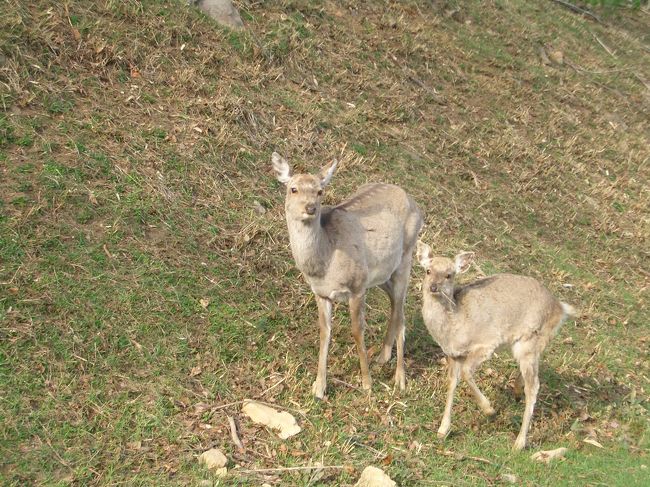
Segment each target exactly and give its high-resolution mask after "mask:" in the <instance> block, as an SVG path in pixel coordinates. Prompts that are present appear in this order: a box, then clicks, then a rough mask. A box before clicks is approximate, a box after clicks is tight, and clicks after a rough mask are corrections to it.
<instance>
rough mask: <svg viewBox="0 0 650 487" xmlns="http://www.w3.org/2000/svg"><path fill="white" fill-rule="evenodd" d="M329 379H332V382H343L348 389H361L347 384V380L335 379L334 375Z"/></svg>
mask: <svg viewBox="0 0 650 487" xmlns="http://www.w3.org/2000/svg"><path fill="white" fill-rule="evenodd" d="M330 380H331V381H333V382H338V383H339V384H343V385H344V386H346V387H349V388H350V389H355V390H357V391H361V389H360V388H358V387H357V386H354V385H352V384H349V383H347V382H345V381H343V380H341V379H337V378H336V377H331V378H330ZM362 392H364V391H362Z"/></svg>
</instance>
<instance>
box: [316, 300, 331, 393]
mask: <svg viewBox="0 0 650 487" xmlns="http://www.w3.org/2000/svg"><path fill="white" fill-rule="evenodd" d="M316 303H317V304H318V324H319V326H320V348H319V352H318V373H317V374H316V380H315V381H314V384H313V385H312V387H311V391H312V393H313V394H314V396H315V397H316V399H323V398H324V397H325V389H326V388H327V351H328V350H329V346H330V337H331V335H332V302H331V301H330V300H329V299H325V298H321V297H320V296H316Z"/></svg>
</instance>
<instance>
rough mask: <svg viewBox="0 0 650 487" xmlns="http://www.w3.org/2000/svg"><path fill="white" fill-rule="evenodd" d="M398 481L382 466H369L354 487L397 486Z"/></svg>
mask: <svg viewBox="0 0 650 487" xmlns="http://www.w3.org/2000/svg"><path fill="white" fill-rule="evenodd" d="M396 486H397V483H395V481H394V480H392V479H391V478H390V477H389V476H388V475H386V474H385V473H384V471H383V470H382V469H380V468H377V467H373V466H368V467H366V468H364V469H363V472H361V477H360V478H359V481H358V482H357V483H356V484H354V487H396Z"/></svg>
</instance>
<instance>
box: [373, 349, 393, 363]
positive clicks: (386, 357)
mask: <svg viewBox="0 0 650 487" xmlns="http://www.w3.org/2000/svg"><path fill="white" fill-rule="evenodd" d="M391 352H392V350H391V349H390V348H389V349H386V348H382V349H381V352H379V353H378V354H377V358H376V359H375V363H376V364H378V365H384V364H385V363H386V362H389V361H390V359H391V355H392V353H391Z"/></svg>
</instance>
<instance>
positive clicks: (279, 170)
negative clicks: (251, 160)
mask: <svg viewBox="0 0 650 487" xmlns="http://www.w3.org/2000/svg"><path fill="white" fill-rule="evenodd" d="M271 162H272V163H273V170H274V171H275V177H277V178H278V181H280V182H281V183H282V184H287V183H288V182H289V179H291V166H289V163H288V162H287V160H286V159H285V158H284V157H282V156H281V155H280V154H278V153H277V152H274V153H273V154H271Z"/></svg>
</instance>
